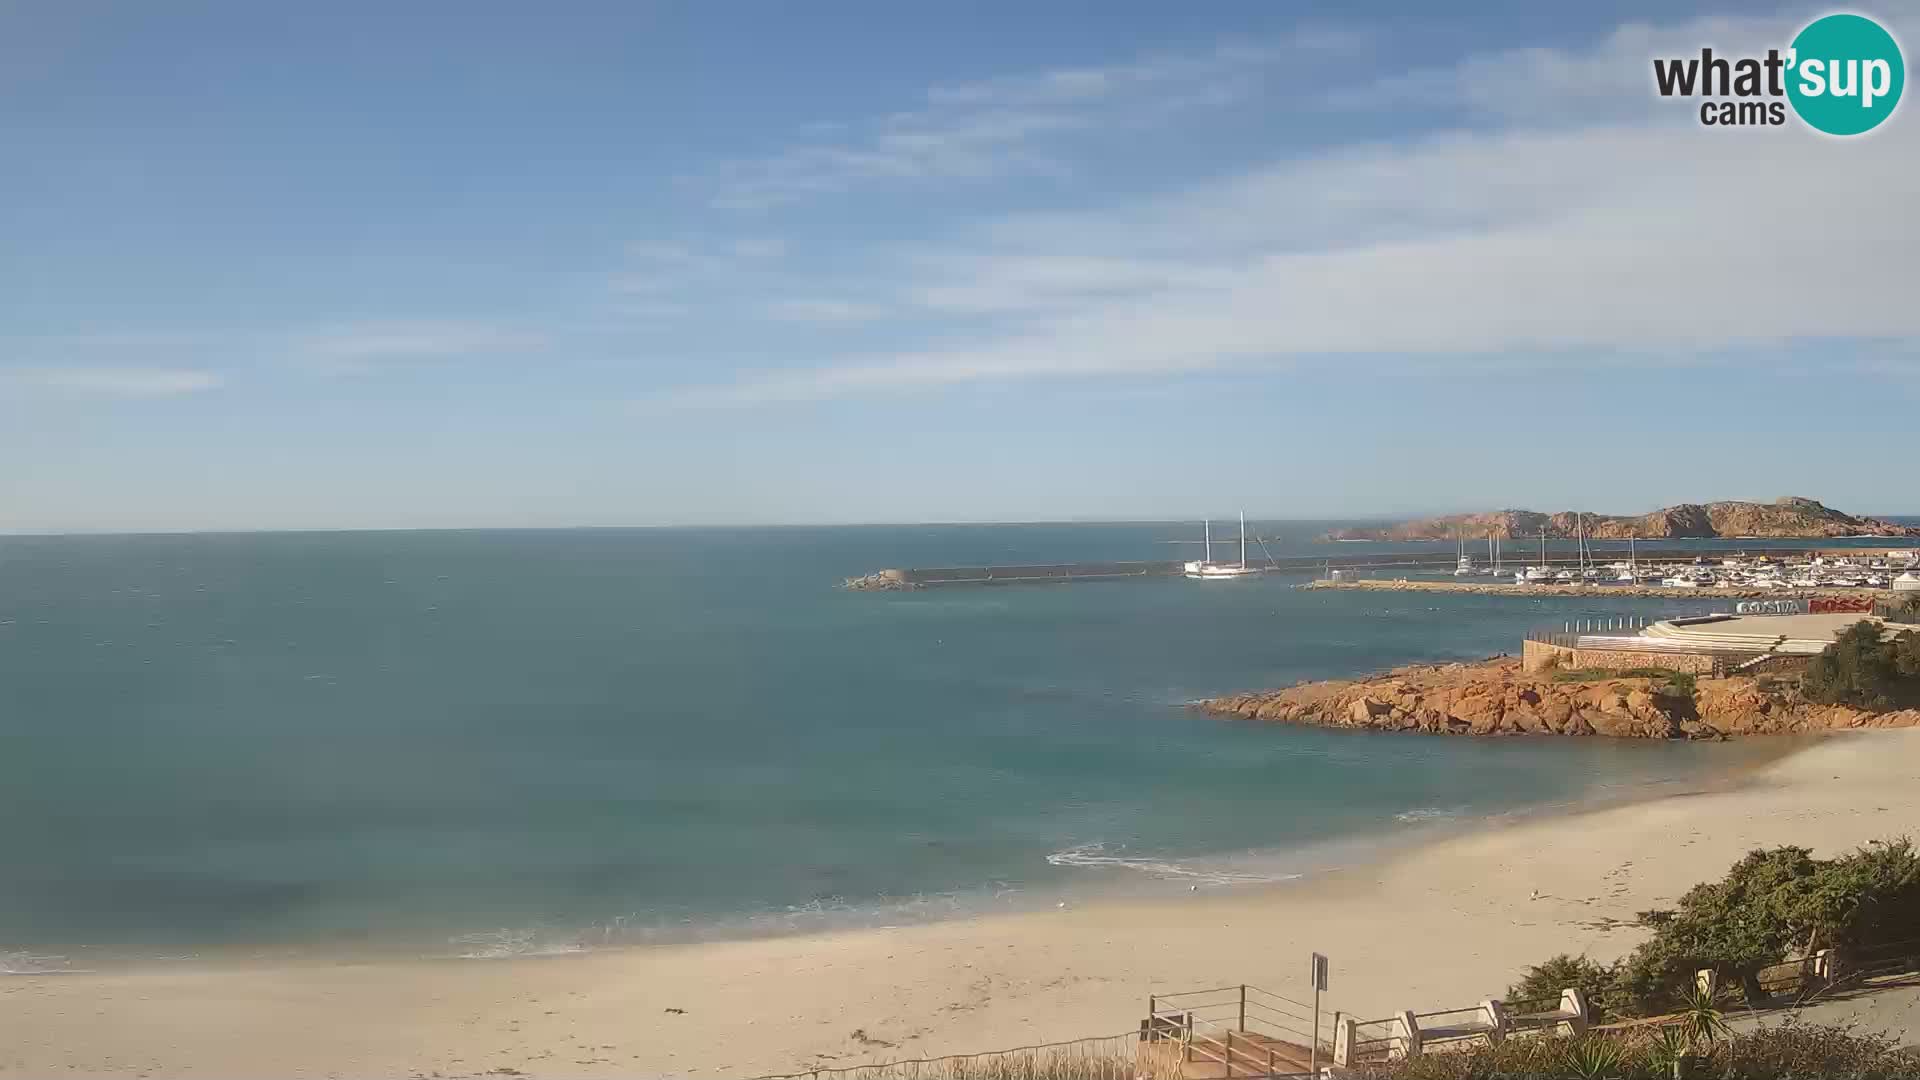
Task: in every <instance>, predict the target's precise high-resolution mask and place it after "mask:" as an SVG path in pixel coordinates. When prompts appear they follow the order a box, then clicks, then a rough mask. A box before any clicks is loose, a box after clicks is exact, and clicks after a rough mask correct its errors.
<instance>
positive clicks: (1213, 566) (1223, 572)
mask: <svg viewBox="0 0 1920 1080" xmlns="http://www.w3.org/2000/svg"><path fill="white" fill-rule="evenodd" d="M1206 542H1207V555H1206V558H1204V559H1201V560H1199V561H1197V562H1189V563H1187V564H1186V566H1185V568H1184V569H1185V570H1186V574H1187V576H1188V577H1190V578H1193V579H1194V580H1195V581H1218V580H1221V579H1225V578H1240V577H1249V576H1251V575H1254V574H1257V573H1259V572H1260V568H1259V567H1257V566H1248V565H1247V513H1246V511H1244V510H1242V511H1241V512H1240V565H1238V566H1233V565H1229V564H1223V563H1216V562H1214V561H1213V519H1211V518H1209V519H1207V524H1206Z"/></svg>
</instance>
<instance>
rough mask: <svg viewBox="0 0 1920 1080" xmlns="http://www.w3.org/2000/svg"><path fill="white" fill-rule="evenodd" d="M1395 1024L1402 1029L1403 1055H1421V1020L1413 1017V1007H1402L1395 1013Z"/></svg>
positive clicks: (1401, 1051) (1401, 1050)
mask: <svg viewBox="0 0 1920 1080" xmlns="http://www.w3.org/2000/svg"><path fill="white" fill-rule="evenodd" d="M1393 1024H1394V1026H1395V1027H1397V1028H1399V1029H1400V1033H1401V1034H1400V1037H1401V1049H1400V1055H1401V1056H1402V1057H1419V1056H1420V1021H1418V1020H1415V1019H1414V1018H1413V1010H1412V1009H1402V1010H1400V1011H1399V1012H1397V1013H1395V1014H1394V1017H1393Z"/></svg>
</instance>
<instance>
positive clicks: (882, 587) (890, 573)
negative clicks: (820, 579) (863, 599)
mask: <svg viewBox="0 0 1920 1080" xmlns="http://www.w3.org/2000/svg"><path fill="white" fill-rule="evenodd" d="M840 587H841V588H843V589H858V590H861V591H865V592H890V591H896V590H904V589H917V588H919V587H920V586H919V585H917V584H915V583H914V582H913V580H912V579H911V578H909V577H907V572H906V571H905V570H875V571H874V572H873V573H871V574H862V575H860V576H859V577H850V578H848V579H847V580H845V581H843V582H841V583H840Z"/></svg>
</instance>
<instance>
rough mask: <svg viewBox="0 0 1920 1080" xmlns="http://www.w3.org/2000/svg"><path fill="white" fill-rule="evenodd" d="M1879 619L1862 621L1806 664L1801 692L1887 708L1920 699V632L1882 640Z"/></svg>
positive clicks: (1828, 701)
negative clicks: (1876, 620)
mask: <svg viewBox="0 0 1920 1080" xmlns="http://www.w3.org/2000/svg"><path fill="white" fill-rule="evenodd" d="M1884 633H1885V631H1884V628H1883V627H1882V626H1881V624H1880V623H1877V622H1874V621H1873V620H1871V619H1862V620H1861V621H1859V622H1857V623H1854V624H1853V625H1852V626H1849V627H1848V628H1847V629H1846V630H1845V631H1843V632H1842V633H1841V634H1840V636H1839V637H1837V638H1835V639H1834V642H1833V644H1831V645H1829V646H1827V647H1826V648H1825V649H1823V650H1822V651H1821V653H1820V655H1819V656H1816V657H1814V658H1813V660H1812V662H1811V663H1809V664H1808V665H1807V673H1806V674H1805V675H1804V676H1802V677H1801V679H1800V692H1801V693H1802V694H1803V695H1805V696H1806V699H1807V700H1808V701H1812V702H1815V703H1817V704H1821V705H1853V706H1856V707H1859V708H1862V709H1887V708H1892V707H1894V706H1896V705H1900V704H1903V703H1906V702H1911V701H1915V700H1920V634H1916V633H1914V632H1913V631H1911V630H1906V631H1902V632H1901V633H1900V634H1899V636H1897V637H1894V638H1892V639H1883V635H1884Z"/></svg>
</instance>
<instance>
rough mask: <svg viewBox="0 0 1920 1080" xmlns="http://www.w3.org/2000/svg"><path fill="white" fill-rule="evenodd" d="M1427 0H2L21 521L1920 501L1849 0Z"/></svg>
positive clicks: (1915, 161) (1915, 128) (1905, 307)
mask: <svg viewBox="0 0 1920 1080" xmlns="http://www.w3.org/2000/svg"><path fill="white" fill-rule="evenodd" d="M1440 7H1441V5H1434V4H1428V3H1404V4H1385V5H1381V4H1355V3H1288V4H1275V3H1267V2H1257V3H1256V2H1232V0H1228V2H1222V3H1216V4H1205V5H1180V4H1168V3H1163V2H1155V3H1134V2H1118V0H1101V2H1070V0H1060V2H1053V3H1046V4H1032V3H999V2H979V3H969V4H953V5H933V4H899V3H877V2H876V3H867V2H860V0H836V2H833V3H821V4H748V3H733V2H720V0H714V2H703V3H684V4H676V3H641V2H637V0H636V2H624V3H606V4H596V3H591V2H580V3H570V4H564V5H538V4H531V3H514V4H501V3H486V2H461V3H436V2H431V0H423V2H419V3H412V4H403V5H394V4H373V3H354V2H341V3H330V4H325V5H317V4H315V5H263V4H255V3H195V2H191V0H182V2H179V3H172V4H166V5H137V4H127V3H119V2H94V0H63V2H61V3H57V4H56V3H49V2H28V0H0V459H3V460H4V461H5V463H6V465H5V467H4V468H0V530H4V531H69V530H73V531H92V530H116V531H147V530H176V529H278V528H413V527H465V526H561V525H670V524H697V523H717V524H727V523H737V524H748V523H834V522H905V521H954V520H1054V519H1084V518H1122V519H1139V518H1154V519H1171V518H1189V517H1198V516H1201V515H1212V516H1215V517H1226V516H1230V515H1231V514H1232V513H1234V512H1235V511H1237V510H1242V509H1244V510H1245V511H1246V512H1247V513H1248V514H1249V515H1250V516H1256V517H1264V518H1277V517H1301V518H1328V517H1356V516H1383V515H1394V514H1415V513H1427V512H1443V511H1454V510H1470V509H1485V508H1492V507H1508V506H1513V507H1527V508H1533V509H1542V510H1557V509H1564V508H1569V507H1576V506H1577V507H1579V508H1582V509H1590V510H1598V511H1603V512H1614V513H1629V512H1642V511H1646V510H1650V509H1653V508H1655V507H1657V506H1661V505H1666V504H1670V503H1675V502H1681V501H1704V500H1708V499H1718V498H1755V499H1770V498H1774V497H1777V496H1780V495H1787V494H1794V495H1805V496H1810V497H1815V498H1820V499H1823V500H1824V501H1826V502H1828V503H1829V504H1831V505H1835V506H1838V507H1840V508H1843V509H1846V510H1850V511H1854V512H1862V513H1902V512H1920V493H1916V492H1915V490H1914V488H1913V485H1912V483H1911V480H1910V477H1911V475H1912V462H1913V460H1914V456H1915V449H1916V446H1917V445H1920V444H1917V443H1916V433H1920V378H1917V376H1920V302H1916V300H1915V286H1916V284H1920V270H1916V267H1915V251H1916V240H1920V205H1917V204H1916V200H1915V199H1914V198H1913V194H1912V193H1913V192H1914V190H1916V188H1915V180H1914V177H1915V176H1916V175H1920V169H1916V166H1920V117H1916V116H1915V115H1914V109H1915V107H1916V106H1915V105H1914V104H1911V103H1908V104H1903V105H1902V106H1901V108H1900V110H1899V111H1898V112H1896V113H1895V114H1894V115H1893V116H1892V117H1891V118H1890V119H1889V120H1888V121H1887V122H1886V123H1885V124H1883V125H1882V126H1881V127H1880V128H1879V129H1877V130H1876V131H1874V132H1872V133H1871V134H1869V135H1866V136H1861V137H1857V138H1853V139H1835V138H1831V137H1826V136H1822V135H1820V134H1818V133H1815V132H1813V131H1811V130H1810V129H1808V128H1805V127H1803V126H1800V125H1799V124H1798V122H1797V121H1790V122H1789V124H1788V125H1787V126H1785V127H1778V128H1774V127H1756V128H1735V129H1714V128H1707V127H1702V126H1701V125H1700V124H1699V122H1698V120H1697V118H1696V113H1695V109H1694V106H1693V105H1691V104H1689V103H1686V102H1677V101H1672V100H1662V99H1660V98H1658V97H1657V96H1656V95H1655V93H1654V91H1653V88H1652V85H1653V84H1652V75H1651V70H1652V69H1651V59H1652V58H1654V57H1656V56H1685V55H1689V54H1694V55H1697V54H1698V51H1699V49H1700V48H1701V46H1703V45H1711V46H1713V47H1714V48H1715V49H1716V51H1717V52H1722V53H1734V54H1764V52H1765V50H1766V49H1767V48H1768V47H1769V46H1775V47H1784V46H1785V45H1786V44H1787V42H1788V41H1790V40H1791V39H1792V37H1793V34H1794V33H1795V32H1796V31H1797V30H1798V28H1799V27H1801V26H1803V25H1804V24H1805V23H1806V22H1807V21H1809V19H1810V18H1811V17H1813V16H1815V15H1818V14H1822V13H1824V12H1825V11H1826V10H1827V9H1826V8H1824V7H1819V8H1815V7H1782V8H1771V7H1767V6H1765V5H1758V4H1750V3H1741V4H1733V3H1730V2H1729V3H1723V4H1722V5H1721V6H1718V7H1711V6H1710V7H1703V8H1697V9H1695V8H1688V7H1686V6H1684V5H1678V4H1671V3H1649V4H1607V3H1597V4H1587V5H1581V6H1578V7H1576V6H1575V5H1562V4H1537V3H1536V4H1528V5H1520V4H1512V5H1488V4H1473V5H1461V6H1452V5H1449V7H1451V8H1452V10H1447V11H1441V10H1439V9H1440ZM1849 10H1857V11H1859V12H1861V13H1862V14H1867V15H1870V16H1872V17H1874V18H1876V19H1878V20H1880V21H1881V22H1882V23H1883V24H1884V25H1886V26H1887V27H1888V28H1889V29H1891V30H1892V31H1893V32H1894V33H1895V34H1896V36H1899V37H1900V38H1901V39H1902V41H1903V42H1914V41H1920V2H1917V0H1897V2H1891V3H1884V4H1877V5H1875V6H1872V7H1859V8H1852V9H1849ZM1907 55H1908V57H1909V59H1911V58H1912V56H1913V49H1912V47H1911V46H1909V47H1908V48H1907Z"/></svg>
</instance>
